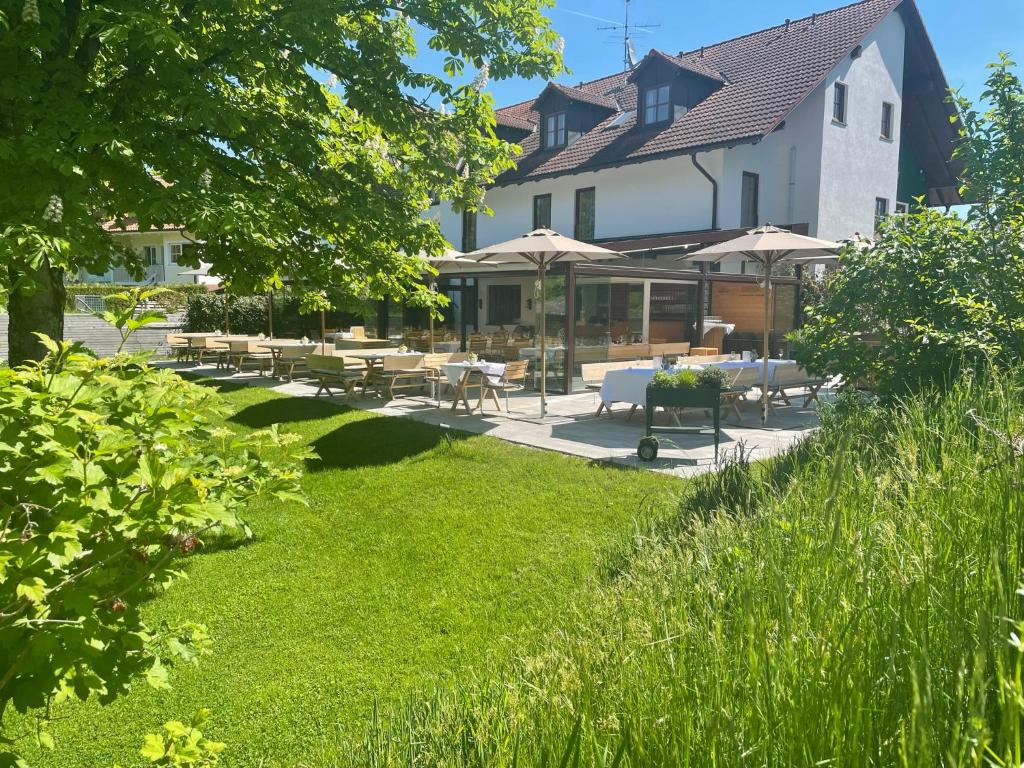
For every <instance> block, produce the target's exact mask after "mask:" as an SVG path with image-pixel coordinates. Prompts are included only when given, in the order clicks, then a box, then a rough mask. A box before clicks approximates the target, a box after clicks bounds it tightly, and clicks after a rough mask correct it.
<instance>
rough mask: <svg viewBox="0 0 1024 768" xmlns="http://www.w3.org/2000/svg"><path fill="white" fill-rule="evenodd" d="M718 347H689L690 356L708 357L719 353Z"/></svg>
mask: <svg viewBox="0 0 1024 768" xmlns="http://www.w3.org/2000/svg"><path fill="white" fill-rule="evenodd" d="M719 354H721V352H719V351H718V347H690V357H710V356H712V355H719Z"/></svg>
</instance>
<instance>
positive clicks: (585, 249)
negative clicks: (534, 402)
mask: <svg viewBox="0 0 1024 768" xmlns="http://www.w3.org/2000/svg"><path fill="white" fill-rule="evenodd" d="M466 255H467V256H468V257H469V258H471V259H474V260H475V261H479V262H484V261H491V262H495V261H499V260H500V261H503V262H529V263H530V264H533V265H535V266H536V267H537V275H538V277H539V278H540V417H541V418H542V419H543V418H544V416H545V415H546V414H547V371H548V368H547V360H548V358H547V345H546V341H547V340H546V338H545V336H546V328H545V325H546V322H545V321H546V317H545V313H544V299H545V295H544V294H545V291H544V277H545V275H546V274H547V271H548V267H550V266H551V265H552V264H554V263H555V262H556V261H597V260H598V259H618V258H622V254H621V253H618V252H616V251H610V250H608V249H607V248H602V247H601V246H599V245H592V244H591V243H583V242H580V241H579V240H573V239H572V238H570V237H563V236H562V235H560V234H558V233H557V232H554V231H552V230H550V229H535V230H534V231H533V232H528V233H527V234H525V235H523V236H522V237H517V238H516V239H514V240H508V241H506V242H504V243H497V244H496V245H490V246H488V247H486V248H480V249H478V250H475V251H473V252H472V253H469V254H466ZM566 321H567V322H572V318H566Z"/></svg>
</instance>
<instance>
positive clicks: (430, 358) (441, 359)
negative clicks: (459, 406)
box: [422, 352, 452, 405]
mask: <svg viewBox="0 0 1024 768" xmlns="http://www.w3.org/2000/svg"><path fill="white" fill-rule="evenodd" d="M451 359H452V353H449V352H431V353H429V354H426V355H424V356H423V364H422V368H423V370H424V371H426V375H425V376H424V378H425V380H426V382H427V384H429V385H430V396H431V397H432V398H434V399H435V400H437V402H438V405H440V403H441V387H443V386H444V385H445V383H446V382H447V377H446V376H445V375H444V371H442V370H441V366H442V365H444V364H445V363H448V362H451Z"/></svg>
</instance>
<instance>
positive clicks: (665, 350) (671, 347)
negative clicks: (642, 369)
mask: <svg viewBox="0 0 1024 768" xmlns="http://www.w3.org/2000/svg"><path fill="white" fill-rule="evenodd" d="M688 354H690V342H688V341H680V342H669V343H665V344H651V357H656V356H657V355H661V356H662V357H663V358H665V359H666V360H668V361H669V362H674V361H675V360H676V359H678V358H680V357H686V356H687V355H688Z"/></svg>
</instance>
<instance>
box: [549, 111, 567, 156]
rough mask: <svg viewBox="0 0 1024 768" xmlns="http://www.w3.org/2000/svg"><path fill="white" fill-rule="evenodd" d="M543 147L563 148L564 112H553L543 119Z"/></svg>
mask: <svg viewBox="0 0 1024 768" xmlns="http://www.w3.org/2000/svg"><path fill="white" fill-rule="evenodd" d="M544 146H545V147H546V148H548V149H550V148H552V147H564V146H565V112H555V113H554V114H553V115H548V116H547V117H546V118H544Z"/></svg>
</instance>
